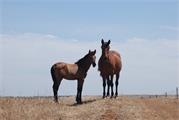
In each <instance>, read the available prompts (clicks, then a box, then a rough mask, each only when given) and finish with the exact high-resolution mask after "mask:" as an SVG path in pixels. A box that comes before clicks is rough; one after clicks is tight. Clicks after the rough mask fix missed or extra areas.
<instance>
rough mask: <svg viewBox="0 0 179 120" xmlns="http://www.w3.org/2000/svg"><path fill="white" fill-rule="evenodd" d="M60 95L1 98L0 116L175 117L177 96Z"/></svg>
mask: <svg viewBox="0 0 179 120" xmlns="http://www.w3.org/2000/svg"><path fill="white" fill-rule="evenodd" d="M83 101H84V102H83V104H81V105H77V104H75V97H74V96H71V97H60V98H59V102H60V103H59V104H56V103H54V102H53V99H52V98H51V97H50V98H43V97H42V98H0V120H178V119H179V100H177V99H176V98H171V97H169V98H164V97H159V98H141V97H130V96H129V97H127V96H120V97H118V98H116V99H114V98H113V99H110V98H107V99H102V98H101V97H99V96H83Z"/></svg>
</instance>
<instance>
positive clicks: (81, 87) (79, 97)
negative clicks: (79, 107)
mask: <svg viewBox="0 0 179 120" xmlns="http://www.w3.org/2000/svg"><path fill="white" fill-rule="evenodd" d="M83 83H84V80H83V79H79V80H78V84H77V95H76V102H77V104H81V103H82V100H81V93H82V89H83Z"/></svg>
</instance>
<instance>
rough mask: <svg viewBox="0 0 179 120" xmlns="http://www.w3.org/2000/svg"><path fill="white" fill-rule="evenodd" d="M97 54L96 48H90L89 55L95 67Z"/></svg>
mask: <svg viewBox="0 0 179 120" xmlns="http://www.w3.org/2000/svg"><path fill="white" fill-rule="evenodd" d="M95 54H96V50H94V51H91V50H89V52H88V56H89V59H90V62H91V64H92V65H93V67H95V66H96V56H95Z"/></svg>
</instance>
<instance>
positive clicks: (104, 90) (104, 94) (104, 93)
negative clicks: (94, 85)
mask: <svg viewBox="0 0 179 120" xmlns="http://www.w3.org/2000/svg"><path fill="white" fill-rule="evenodd" d="M105 96H106V78H105V77H103V98H105Z"/></svg>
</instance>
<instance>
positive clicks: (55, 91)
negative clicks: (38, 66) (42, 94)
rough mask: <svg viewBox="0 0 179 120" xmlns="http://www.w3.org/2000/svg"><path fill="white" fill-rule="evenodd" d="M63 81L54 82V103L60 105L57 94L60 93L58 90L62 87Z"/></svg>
mask: <svg viewBox="0 0 179 120" xmlns="http://www.w3.org/2000/svg"><path fill="white" fill-rule="evenodd" d="M61 80H62V79H59V80H57V81H54V83H53V93H54V101H55V102H56V103H58V95H57V93H58V88H59V85H60V83H61Z"/></svg>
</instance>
